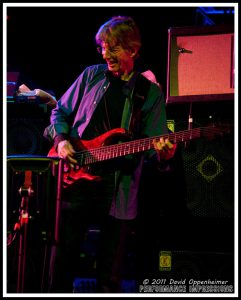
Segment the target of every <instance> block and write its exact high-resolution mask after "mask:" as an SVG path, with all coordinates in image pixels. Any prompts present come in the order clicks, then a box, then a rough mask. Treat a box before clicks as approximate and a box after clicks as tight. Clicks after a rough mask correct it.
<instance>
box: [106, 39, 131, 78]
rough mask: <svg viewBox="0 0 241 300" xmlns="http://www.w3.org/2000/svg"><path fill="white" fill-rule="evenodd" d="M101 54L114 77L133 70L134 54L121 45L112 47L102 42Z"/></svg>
mask: <svg viewBox="0 0 241 300" xmlns="http://www.w3.org/2000/svg"><path fill="white" fill-rule="evenodd" d="M101 54H102V57H103V59H104V60H105V61H106V63H107V65H108V69H109V71H110V72H112V73H113V74H114V75H118V76H121V75H123V74H128V73H130V72H131V71H132V70H133V66H134V59H133V56H134V54H133V52H132V51H131V50H127V49H124V48H123V47H122V46H120V45H117V46H114V47H110V46H109V45H108V43H105V42H102V44H101Z"/></svg>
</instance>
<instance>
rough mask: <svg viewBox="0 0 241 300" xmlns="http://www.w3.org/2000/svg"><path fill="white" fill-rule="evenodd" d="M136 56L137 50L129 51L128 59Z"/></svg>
mask: <svg viewBox="0 0 241 300" xmlns="http://www.w3.org/2000/svg"><path fill="white" fill-rule="evenodd" d="M136 55H137V49H135V48H132V49H130V57H135V56H136Z"/></svg>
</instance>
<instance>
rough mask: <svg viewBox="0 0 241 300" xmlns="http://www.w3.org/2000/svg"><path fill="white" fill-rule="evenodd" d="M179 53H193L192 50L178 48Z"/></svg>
mask: <svg viewBox="0 0 241 300" xmlns="http://www.w3.org/2000/svg"><path fill="white" fill-rule="evenodd" d="M177 51H178V52H179V53H192V51H191V50H187V49H185V48H178V49H177Z"/></svg>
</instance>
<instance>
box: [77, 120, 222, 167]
mask: <svg viewBox="0 0 241 300" xmlns="http://www.w3.org/2000/svg"><path fill="white" fill-rule="evenodd" d="M218 131H220V130H219V129H218V128H216V127H213V126H210V127H199V128H193V129H190V130H183V131H179V132H176V133H170V134H164V135H160V136H155V137H147V138H143V139H138V140H133V141H129V142H124V143H119V144H114V145H108V146H102V147H98V148H94V149H88V150H82V151H79V152H77V153H76V158H77V160H78V162H79V163H80V165H89V164H93V163H96V162H101V161H105V160H109V159H112V158H116V157H121V156H126V155H129V154H134V153H139V152H144V151H147V150H151V149H153V148H154V144H153V140H155V141H158V140H159V139H160V138H164V139H166V138H168V139H169V140H170V141H171V142H172V143H181V142H185V141H189V140H192V139H197V138H200V137H201V136H207V137H208V136H212V135H213V134H215V132H218Z"/></svg>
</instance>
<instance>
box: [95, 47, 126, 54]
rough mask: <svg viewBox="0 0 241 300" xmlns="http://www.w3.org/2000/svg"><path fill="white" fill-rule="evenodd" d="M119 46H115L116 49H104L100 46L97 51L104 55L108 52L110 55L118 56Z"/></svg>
mask: <svg viewBox="0 0 241 300" xmlns="http://www.w3.org/2000/svg"><path fill="white" fill-rule="evenodd" d="M119 50H120V49H119V46H114V47H108V48H104V47H101V46H98V47H97V51H98V52H99V53H100V54H102V53H103V52H106V51H108V52H109V54H116V53H117V52H118V51H119Z"/></svg>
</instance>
